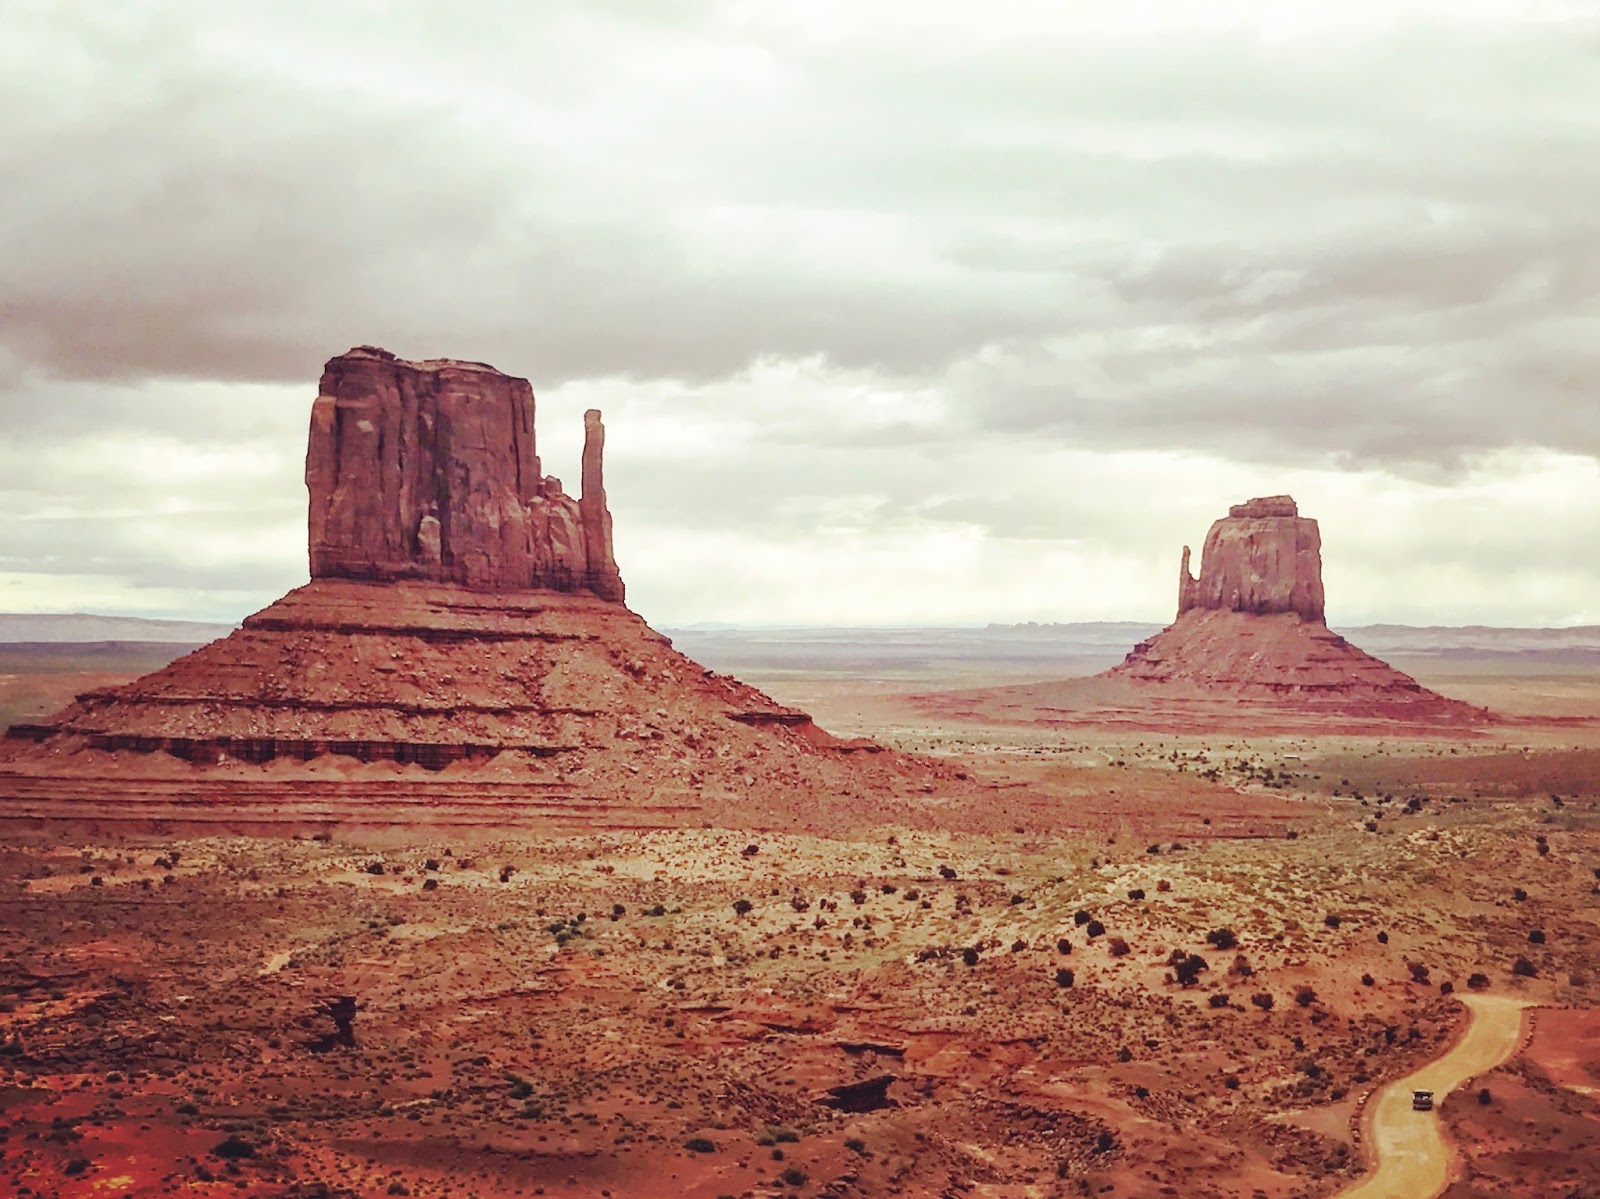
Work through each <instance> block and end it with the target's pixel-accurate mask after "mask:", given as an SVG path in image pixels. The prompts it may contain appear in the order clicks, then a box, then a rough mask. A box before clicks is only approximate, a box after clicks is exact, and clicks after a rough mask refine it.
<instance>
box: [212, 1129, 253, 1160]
mask: <svg viewBox="0 0 1600 1199" xmlns="http://www.w3.org/2000/svg"><path fill="white" fill-rule="evenodd" d="M211 1152H212V1153H214V1154H216V1155H217V1156H218V1157H220V1158H225V1159H226V1160H228V1161H239V1160H241V1159H243V1158H247V1157H254V1156H255V1155H256V1147H255V1146H254V1145H252V1144H251V1143H250V1142H249V1141H247V1140H245V1139H244V1138H243V1137H241V1136H240V1135H239V1134H238V1133H236V1132H234V1133H229V1134H228V1135H227V1136H225V1137H224V1138H222V1140H220V1141H218V1142H217V1144H216V1146H215V1147H214V1148H213V1149H212V1150H211Z"/></svg>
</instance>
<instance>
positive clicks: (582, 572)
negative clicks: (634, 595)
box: [0, 347, 943, 832]
mask: <svg viewBox="0 0 1600 1199" xmlns="http://www.w3.org/2000/svg"><path fill="white" fill-rule="evenodd" d="M584 432H585V438H584V450H583V468H582V481H581V491H580V494H579V496H578V497H577V498H573V497H572V496H569V495H568V494H567V493H566V492H565V490H564V489H563V487H562V485H561V483H560V481H559V480H557V479H555V478H554V477H552V476H548V475H545V474H544V473H543V469H542V466H541V463H540V459H539V455H538V452H537V447H536V443H535V438H534V397H533V391H532V389H531V388H530V387H529V385H528V383H527V381H526V380H524V379H518V378H513V377H511V376H509V375H504V374H502V373H500V372H499V371H497V370H495V369H494V368H493V367H489V366H485V365H483V364H482V363H475V362H460V361H455V360H450V359H436V360H430V361H426V362H407V361H404V360H402V359H400V358H397V357H395V356H394V355H393V354H390V353H388V352H387V351H384V350H379V349H374V348H372V347H360V348H357V349H354V350H351V351H350V352H349V353H347V354H343V355H340V356H339V357H337V358H334V359H333V360H332V361H330V362H329V363H328V364H327V367H326V369H325V370H324V372H323V375H322V384H321V388H320V394H319V395H318V396H317V398H316V401H315V403H314V404H313V405H312V414H311V430H310V440H309V448H308V452H307V456H306V486H307V490H308V492H309V499H310V507H309V549H310V573H311V581H310V582H309V583H307V584H306V585H304V586H302V587H299V588H297V589H296V590H294V591H292V592H290V593H289V594H288V595H286V596H284V597H283V598H282V599H280V600H278V601H277V602H276V603H274V604H271V605H270V606H268V607H267V608H265V609H264V610H262V611H260V612H257V613H256V614H255V615H253V616H250V617H248V618H246V619H245V620H244V622H243V623H242V625H241V627H240V628H238V629H237V630H235V631H234V632H232V633H231V634H229V635H228V636H226V637H224V638H222V639H221V640H218V641H214V642H212V643H211V644H209V645H206V646H204V647H203V648H201V649H199V650H197V651H195V652H194V653H191V654H189V655H188V656H186V657H183V658H180V659H178V660H177V661H175V662H173V663H171V664H170V665H168V666H166V667H165V668H163V669H161V670H158V671H156V672H155V673H153V674H150V675H147V676H145V677H143V678H141V679H138V680H136V681H134V682H132V683H129V684H127V685H125V686H121V687H116V688H112V689H109V690H104V691H96V692H90V693H87V694H84V695H80V696H79V697H78V700H77V702H76V703H74V704H72V705H71V706H69V707H68V708H66V709H65V710H63V711H61V712H59V713H56V714H55V715H54V716H52V717H50V718H48V719H46V720H43V721H39V722H37V723H33V724H25V725H16V726H13V727H12V728H11V729H10V730H9V731H8V733H7V738H6V740H5V741H4V743H3V744H0V819H9V820H23V821H42V820H55V819H60V818H71V819H78V820H84V821H89V822H92V823H96V824H102V825H107V826H118V825H126V824H130V823H131V824H135V825H140V826H148V825H150V824H152V823H154V824H158V825H159V824H169V825H174V826H178V825H181V826H186V827H192V826H195V825H202V826H207V827H219V828H231V829H236V830H243V831H269V832H270V831H293V832H298V831H303V830H305V829H307V828H308V827H309V828H318V827H325V826H331V825H336V824H337V825H357V826H359V825H384V824H409V823H428V824H441V825H460V826H478V827H482V828H490V829H492V828H497V827H501V826H514V825H522V826H526V825H528V824H530V823H534V824H540V825H543V826H571V827H582V828H641V827H669V826H675V825H680V824H682V823H685V822H686V821H693V822H696V823H703V822H705V821H707V820H711V821H713V822H716V821H717V820H718V819H719V818H723V817H726V816H727V815H728V814H730V813H736V814H737V815H738V816H739V817H740V818H741V819H743V820H744V821H745V822H746V823H749V822H754V823H755V824H757V825H759V824H761V823H772V824H778V823H787V822H788V820H789V818H791V817H792V816H793V814H794V813H795V812H797V811H802V810H804V811H807V812H812V811H814V810H815V809H816V807H817V805H818V804H820V803H826V802H827V799H828V797H831V796H836V795H844V794H861V793H863V792H867V791H876V792H878V793H880V794H883V793H887V792H888V791H892V790H895V789H897V788H898V787H899V786H900V785H901V784H902V783H905V782H907V781H908V780H910V781H911V782H914V783H916V784H917V785H918V786H919V788H920V790H922V791H925V790H926V789H927V780H928V778H930V777H934V776H936V775H938V773H939V771H940V770H942V769H943V768H942V767H939V766H937V765H934V764H929V763H923V762H921V761H920V760H913V759H908V758H904V757H901V756H900V755H895V754H890V753H879V752H877V750H878V747H877V746H875V745H870V744H868V743H863V742H853V741H852V742H846V741H840V740H838V739H836V738H835V737H833V736H832V735H830V734H828V733H826V732H824V731H823V730H822V729H820V728H818V727H817V726H816V725H815V724H813V723H812V721H811V719H810V717H809V716H807V715H806V714H805V713H803V712H798V711H795V710H793V709H790V708H786V707H784V706H782V705H780V704H778V703H776V702H774V701H773V700H772V699H770V698H769V697H767V696H766V695H763V694H762V693H761V692H759V691H757V690H755V689H754V688H752V687H748V686H746V685H745V684H743V683H740V682H738V681H737V680H735V679H731V678H727V677H724V676H719V675H716V674H713V673H712V672H710V671H707V670H705V669H703V668H702V667H700V666H699V665H697V664H696V663H694V662H692V661H690V660H689V659H688V658H686V657H684V656H683V655H682V654H681V653H679V652H678V651H676V650H675V649H673V648H672V643H671V642H670V641H669V640H667V638H665V637H663V636H661V635H660V634H659V633H656V632H655V631H654V630H652V629H651V628H650V627H649V626H648V625H646V624H645V622H644V621H643V620H641V619H640V618H639V617H638V616H637V615H635V614H634V613H633V612H631V611H629V610H628V609H627V608H626V607H625V606H624V604H623V599H624V594H625V592H624V587H623V582H622V576H621V574H620V572H619V571H618V569H617V565H616V560H615V557H614V553H613V548H612V530H611V514H610V511H609V510H608V507H607V503H606V492H605V483H604V473H603V462H602V456H603V451H604V436H605V433H604V427H603V425H602V424H601V420H600V413H599V412H595V411H591V412H589V413H587V414H586V416H585V420H584ZM858 751H867V752H858Z"/></svg>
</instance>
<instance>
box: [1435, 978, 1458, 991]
mask: <svg viewBox="0 0 1600 1199" xmlns="http://www.w3.org/2000/svg"><path fill="white" fill-rule="evenodd" d="M1455 993H1456V985H1455V983H1453V982H1451V981H1450V980H1449V979H1448V978H1447V979H1445V980H1444V981H1443V982H1442V983H1440V984H1439V994H1441V995H1454V994H1455Z"/></svg>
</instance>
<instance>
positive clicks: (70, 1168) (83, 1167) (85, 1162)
mask: <svg viewBox="0 0 1600 1199" xmlns="http://www.w3.org/2000/svg"><path fill="white" fill-rule="evenodd" d="M90 1165H91V1163H90V1161H89V1159H88V1158H86V1157H75V1158H73V1159H72V1160H71V1161H69V1162H68V1163H67V1164H66V1165H64V1166H62V1167H61V1172H62V1173H63V1174H67V1175H70V1176H72V1177H76V1176H77V1175H79V1174H83V1173H85V1172H86V1171H87V1170H88V1169H89V1166H90Z"/></svg>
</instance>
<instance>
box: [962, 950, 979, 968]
mask: <svg viewBox="0 0 1600 1199" xmlns="http://www.w3.org/2000/svg"><path fill="white" fill-rule="evenodd" d="M961 960H962V961H963V962H965V963H966V964H967V965H969V966H976V965H977V964H978V951H977V950H976V949H974V948H973V947H972V946H971V945H968V946H967V947H966V948H965V949H963V950H962V951H961Z"/></svg>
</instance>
